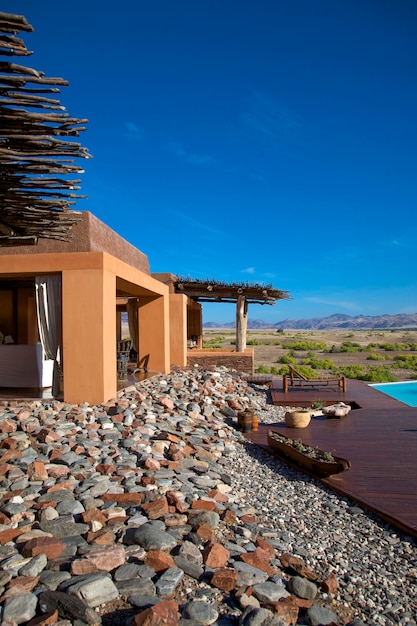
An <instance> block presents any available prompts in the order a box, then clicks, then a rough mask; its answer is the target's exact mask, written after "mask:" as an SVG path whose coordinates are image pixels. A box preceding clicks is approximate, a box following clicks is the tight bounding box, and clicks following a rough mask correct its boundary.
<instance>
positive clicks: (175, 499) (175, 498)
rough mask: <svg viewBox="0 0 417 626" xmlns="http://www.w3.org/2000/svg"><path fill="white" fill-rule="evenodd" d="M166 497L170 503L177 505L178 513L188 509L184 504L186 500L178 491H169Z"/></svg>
mask: <svg viewBox="0 0 417 626" xmlns="http://www.w3.org/2000/svg"><path fill="white" fill-rule="evenodd" d="M178 493H180V492H178ZM166 498H167V501H168V503H169V504H171V505H172V506H175V508H176V510H177V511H178V513H184V511H185V510H186V509H185V508H184V506H183V504H184V501H183V499H182V498H181V497H180V496H179V495H177V492H175V491H167V492H166Z"/></svg>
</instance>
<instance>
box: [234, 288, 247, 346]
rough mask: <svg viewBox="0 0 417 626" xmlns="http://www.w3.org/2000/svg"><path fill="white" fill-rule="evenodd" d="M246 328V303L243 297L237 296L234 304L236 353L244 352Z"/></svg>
mask: <svg viewBox="0 0 417 626" xmlns="http://www.w3.org/2000/svg"><path fill="white" fill-rule="evenodd" d="M247 328H248V303H247V301H246V298H245V296H238V299H237V302H236V352H244V351H245V350H246V331H247Z"/></svg>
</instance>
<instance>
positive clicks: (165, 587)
mask: <svg viewBox="0 0 417 626" xmlns="http://www.w3.org/2000/svg"><path fill="white" fill-rule="evenodd" d="M183 576H184V572H183V570H182V569H180V568H179V567H169V568H168V569H167V570H165V571H164V572H163V574H162V575H161V576H160V577H159V578H158V580H157V581H156V584H155V587H156V591H157V593H158V595H160V596H167V595H169V594H171V593H173V592H174V591H175V589H176V588H177V587H178V585H179V583H180V581H181V579H182V577H183Z"/></svg>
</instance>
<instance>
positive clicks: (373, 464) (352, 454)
mask: <svg viewBox="0 0 417 626" xmlns="http://www.w3.org/2000/svg"><path fill="white" fill-rule="evenodd" d="M270 390H271V399H272V402H273V404H275V405H278V406H288V407H290V406H291V407H293V406H310V405H311V403H312V402H314V401H315V400H321V401H323V402H324V403H325V404H333V403H335V402H340V401H343V402H345V403H349V404H351V405H352V407H354V408H353V410H352V411H351V412H350V413H349V415H348V416H347V417H344V418H341V419H326V418H325V417H323V416H321V417H316V418H313V419H312V420H311V423H310V425H309V426H308V427H307V428H304V429H289V428H288V427H287V426H286V424H285V422H284V421H282V422H279V423H276V424H260V425H259V431H258V432H250V433H245V436H246V437H247V438H248V439H249V440H251V441H252V442H253V443H255V444H257V445H259V446H261V447H263V448H264V449H266V450H268V452H270V453H271V454H273V453H272V451H271V449H270V448H269V446H268V444H267V431H268V430H270V429H272V430H276V431H277V432H279V433H281V434H283V435H286V436H291V437H296V438H297V439H300V440H301V441H302V442H303V443H305V444H307V445H312V446H317V447H319V448H320V449H322V450H328V451H331V452H333V453H334V454H335V455H337V456H340V457H343V458H345V459H349V460H350V461H351V463H352V467H351V468H350V469H349V470H348V471H347V472H344V473H342V474H336V475H333V476H331V477H329V478H323V479H321V482H322V483H323V484H324V485H326V486H327V487H329V488H330V489H332V490H333V491H335V492H337V493H338V494H340V495H342V496H347V497H348V498H350V499H351V500H353V501H354V502H356V503H358V504H359V505H361V506H362V507H363V508H365V509H367V510H369V511H372V512H373V513H375V514H376V515H378V516H379V517H381V518H382V519H383V520H384V521H387V522H389V523H390V524H392V525H393V526H395V527H396V528H398V529H400V530H401V531H403V532H405V533H406V534H409V535H411V536H414V537H417V490H416V484H417V456H416V450H417V408H413V407H408V406H406V405H404V404H402V403H401V402H399V401H397V400H394V399H393V398H390V397H388V396H386V395H385V394H382V393H380V392H378V391H377V390H375V389H372V388H371V387H369V386H368V385H367V384H366V383H363V382H360V381H356V380H349V381H348V384H347V392H346V393H343V392H341V391H339V390H338V389H337V386H336V388H332V387H327V386H326V387H323V388H319V387H318V388H314V389H312V388H310V387H308V388H307V387H306V388H299V387H297V388H290V389H289V391H288V392H287V393H284V392H283V387H282V381H281V380H279V379H273V380H272V382H271V383H270ZM318 480H319V479H318Z"/></svg>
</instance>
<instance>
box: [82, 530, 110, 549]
mask: <svg viewBox="0 0 417 626" xmlns="http://www.w3.org/2000/svg"><path fill="white" fill-rule="evenodd" d="M86 540H87V541H88V543H94V544H96V545H99V546H111V545H113V544H114V542H115V541H116V535H115V534H114V533H113V532H111V531H109V530H106V529H104V528H103V529H101V530H98V531H97V532H88V533H87V535H86Z"/></svg>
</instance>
